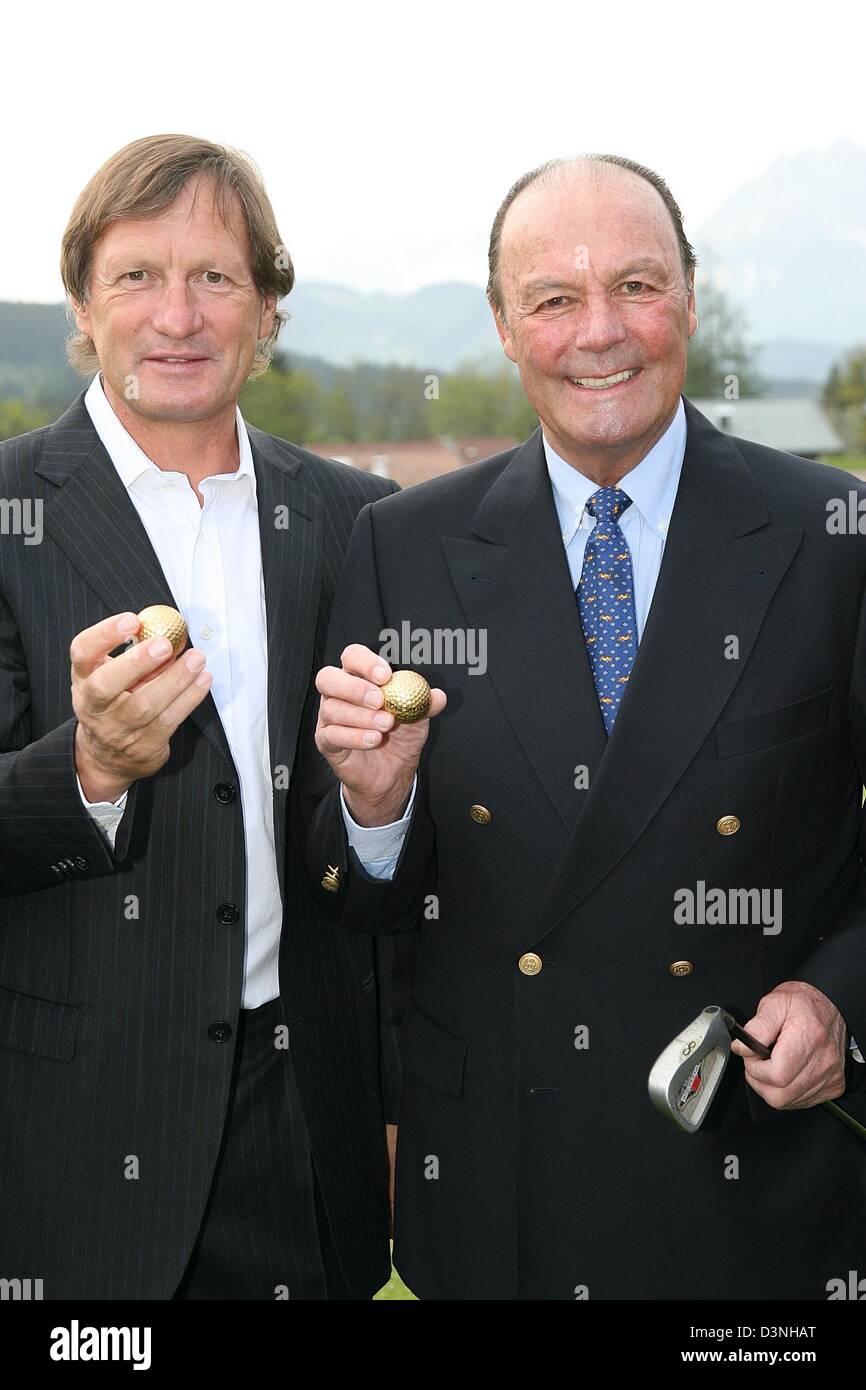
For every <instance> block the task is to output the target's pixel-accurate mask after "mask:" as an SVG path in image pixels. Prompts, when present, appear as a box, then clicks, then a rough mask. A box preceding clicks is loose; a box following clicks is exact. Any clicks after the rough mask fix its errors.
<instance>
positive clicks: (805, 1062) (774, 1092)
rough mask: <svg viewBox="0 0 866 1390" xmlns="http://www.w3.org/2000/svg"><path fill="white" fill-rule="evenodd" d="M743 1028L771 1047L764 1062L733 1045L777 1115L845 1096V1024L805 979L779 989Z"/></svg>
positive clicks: (788, 982)
mask: <svg viewBox="0 0 866 1390" xmlns="http://www.w3.org/2000/svg"><path fill="white" fill-rule="evenodd" d="M743 1027H744V1028H745V1030H746V1032H747V1033H751V1034H752V1035H753V1037H755V1038H757V1039H758V1041H759V1042H762V1043H764V1045H765V1046H766V1047H769V1046H770V1045H771V1044H772V1046H773V1055H772V1057H771V1058H770V1059H769V1061H766V1062H764V1061H761V1060H760V1059H759V1058H758V1057H756V1056H755V1054H754V1052H752V1051H750V1049H749V1048H748V1047H746V1045H745V1044H744V1043H741V1042H737V1041H733V1042H732V1043H731V1051H732V1052H735V1053H736V1054H737V1056H738V1057H742V1058H743V1059H744V1062H745V1069H746V1080H747V1081H748V1083H749V1085H750V1086H751V1088H752V1090H753V1091H756V1092H757V1094H758V1095H759V1096H760V1097H761V1099H762V1100H764V1101H766V1103H767V1105H770V1106H772V1108H773V1109H774V1110H807V1109H808V1108H809V1106H812V1105H819V1104H820V1103H821V1101H824V1100H835V1099H836V1098H837V1097H838V1096H841V1095H842V1094H843V1092H844V1090H845V1036H846V1026H845V1020H844V1019H843V1017H842V1015H841V1014H840V1012H839V1010H838V1009H837V1008H836V1006H835V1004H832V1003H831V1002H830V1000H829V999H828V998H827V996H826V994H822V993H821V991H820V990H819V989H815V987H814V985H807V984H805V983H804V982H803V981H802V980H786V981H785V983H784V984H781V985H777V986H776V988H775V989H774V990H771V992H770V993H769V994H765V995H764V997H763V999H762V1000H761V1001H760V1003H759V1004H758V1011H757V1013H756V1014H755V1016H754V1018H751V1019H749V1021H748V1023H744V1024H743Z"/></svg>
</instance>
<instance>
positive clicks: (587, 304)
mask: <svg viewBox="0 0 866 1390" xmlns="http://www.w3.org/2000/svg"><path fill="white" fill-rule="evenodd" d="M627 337H628V333H627V332H626V329H625V327H624V325H623V322H622V317H621V315H620V312H619V308H618V306H617V305H616V304H612V303H611V301H610V299H609V297H608V295H607V294H598V295H589V296H587V298H586V299H585V300H584V303H583V305H582V306H581V308H580V311H579V313H578V315H577V325H576V330H575V339H574V341H575V346H576V347H578V348H580V349H582V350H583V351H585V352H596V353H602V352H606V351H607V350H608V349H609V348H612V347H615V346H616V344H617V343H622V342H625V340H626V338H627Z"/></svg>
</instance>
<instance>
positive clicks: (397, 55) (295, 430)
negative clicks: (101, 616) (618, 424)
mask: <svg viewBox="0 0 866 1390" xmlns="http://www.w3.org/2000/svg"><path fill="white" fill-rule="evenodd" d="M857 26H859V27H857ZM5 38H6V43H5V45H4V53H3V59H2V68H3V80H2V91H0V114H2V121H3V129H4V132H5V137H6V138H5V140H4V154H3V164H4V169H3V182H2V200H3V214H4V215H3V220H2V233H0V235H2V246H3V255H2V257H0V438H5V437H9V436H11V435H15V434H19V433H21V432H22V431H24V430H27V429H31V428H34V427H36V426H38V425H41V424H44V423H46V422H48V421H50V420H53V419H55V418H56V417H57V415H58V414H60V413H61V412H62V410H63V409H65V407H66V406H67V405H68V404H69V402H70V401H71V400H72V399H73V398H74V397H75V396H76V395H77V394H78V392H79V391H80V390H82V389H83V388H84V387H85V386H86V384H87V382H86V381H85V380H82V379H81V378H80V377H78V376H76V374H75V373H74V372H73V371H72V370H71V369H70V368H69V367H68V366H67V365H66V362H65V356H64V338H65V336H66V334H67V333H68V331H69V325H68V323H67V319H66V314H65V305H64V302H63V288H62V285H61V282H60V277H59V272H58V260H59V248H60V239H61V236H62V233H63V229H64V227H65V225H66V221H67V218H68V216H69V212H70V210H71V208H72V205H73V203H74V201H75V198H76V196H77V194H78V193H79V191H80V190H81V188H82V187H83V185H84V184H85V183H86V182H87V180H88V179H89V178H90V176H91V175H92V174H93V173H94V172H95V170H96V169H97V168H98V166H99V165H100V164H101V163H102V162H103V160H105V159H106V158H107V157H108V156H109V155H110V154H112V153H113V152H114V151H115V150H116V149H118V148H119V147H120V146H122V145H124V144H126V143H127V142H128V141H130V140H133V139H136V138H138V137H140V136H142V135H146V134H153V133H156V132H161V131H183V132H186V133H189V134H195V135H201V136H204V137H206V138H208V139H211V140H215V141H218V142H222V143H226V144H229V145H234V146H236V147H239V148H241V149H243V150H244V151H245V152H246V153H247V154H249V155H250V156H251V157H252V158H253V159H254V160H255V162H256V164H257V165H258V166H259V168H260V169H261V171H262V174H263V177H264V180H265V183H266V186H267V188H268V191H269V194H270V197H271V200H272V202H273V204H274V207H275V209H276V213H277V218H278V223H279V226H280V230H281V233H282V237H283V241H284V243H285V244H286V246H287V247H288V249H289V251H290V253H291V255H292V257H293V260H294V262H295V268H296V274H297V284H296V288H295V290H294V292H293V293H292V295H291V296H290V298H289V299H288V300H287V301H286V302H285V303H284V306H283V307H284V308H286V309H288V311H289V312H290V314H291V319H290V322H289V323H288V325H287V326H286V327H285V328H284V329H283V332H282V335H281V338H280V352H279V356H278V359H277V361H276V362H275V364H274V365H273V367H272V369H271V370H270V371H269V372H268V374H267V375H266V376H265V377H263V378H261V379H260V380H258V381H257V382H254V383H251V384H250V386H249V387H247V389H246V391H245V392H244V395H243V397H242V399H241V408H242V410H243V412H244V415H245V417H246V418H247V419H249V420H250V421H251V422H252V423H254V424H257V425H259V426H260V427H261V428H263V429H265V430H268V431H270V432H272V433H274V434H278V435H281V436H283V437H284V438H287V439H291V440H294V441H295V442H297V443H301V444H305V445H307V446H309V447H310V448H312V449H314V450H315V451H316V452H319V453H324V454H327V455H329V456H332V457H339V458H343V459H345V460H346V461H347V462H350V463H353V464H354V465H355V466H357V467H361V468H366V469H370V470H372V471H374V472H377V473H380V474H383V475H387V476H391V477H394V478H396V479H397V480H398V482H400V483H401V484H402V485H404V486H405V485H407V484H411V483H413V482H416V481H419V480H420V479H422V478H426V477H430V476H432V475H434V474H437V473H443V472H448V471H450V470H452V469H455V468H461V467H465V466H467V465H468V464H471V463H472V462H473V461H475V460H477V459H480V458H483V457H485V456H487V455H489V454H492V453H495V452H497V451H498V450H500V449H504V448H507V447H509V446H510V445H512V444H514V443H516V442H518V441H519V440H521V439H523V438H525V437H526V436H527V435H528V434H529V433H530V432H531V431H532V429H534V427H535V424H536V420H535V417H534V415H533V412H532V410H531V408H530V406H529V405H528V403H527V401H526V399H525V397H524V396H523V393H522V391H521V388H520V383H519V379H518V377H517V374H516V370H515V369H514V368H513V367H512V366H511V364H510V363H508V362H507V361H506V359H505V358H504V356H503V354H502V351H501V348H500V346H499V341H498V338H497V336H496V331H495V328H494V325H493V320H492V318H491V315H490V311H489V309H488V307H487V302H486V299H485V296H484V291H483V285H484V283H485V280H486V273H487V263H486V255H487V241H488V236H489V230H490V224H491V222H492V220H493V216H494V213H495V211H496V208H497V207H498V205H499V203H500V201H501V200H502V198H503V197H504V195H505V193H506V191H507V189H508V188H509V186H510V184H511V183H512V182H513V181H514V180H515V179H516V178H517V177H518V176H519V175H520V174H522V173H523V172H525V171H526V170H527V169H530V168H533V167H534V166H535V165H537V164H539V163H541V162H542V161H544V160H546V159H549V158H552V157H556V156H561V155H565V156H567V155H571V154H578V153H582V152H588V151H600V152H613V153H617V154H624V155H627V156H629V157H630V158H632V159H636V160H639V161H641V162H642V163H645V164H648V165H650V166H651V167H652V168H654V169H656V170H657V171H658V172H659V173H661V174H662V175H663V176H664V177H665V178H666V179H667V181H668V183H669V184H670V186H671V189H672V191H673V193H674V196H675V197H676V199H677V200H678V202H679V203H680V206H681V207H682V209H683V213H684V217H685V226H686V233H687V235H688V236H689V238H690V240H691V241H692V243H693V245H694V246H695V249H696V251H697V255H698V260H699V270H698V277H697V298H698V315H699V318H700V327H699V329H698V332H697V334H696V336H695V337H694V338H693V339H692V345H691V352H690V364H689V375H688V380H687V383H686V394H687V395H688V396H689V397H690V399H692V400H693V401H694V402H695V403H696V404H697V405H698V407H699V409H701V410H703V411H704V413H705V414H707V415H709V416H710V418H712V419H713V420H714V422H715V423H716V424H717V425H719V426H720V427H721V428H723V429H727V430H729V431H730V432H731V433H734V434H738V435H743V436H745V437H747V438H750V439H754V440H758V441H759V442H762V443H766V444H769V445H771V446H773V447H776V448H781V449H786V450H789V451H790V452H793V453H797V454H802V455H804V456H806V457H811V458H820V459H823V460H825V461H827V462H831V463H835V464H838V465H839V466H840V467H842V468H847V469H850V470H851V471H853V472H857V473H862V474H863V475H864V476H866V274H864V271H866V100H864V88H863V57H862V55H863V51H864V50H863V21H862V19H861V18H860V17H859V16H858V15H857V14H856V12H855V11H854V10H853V9H852V7H851V6H850V5H848V4H847V3H846V4H840V3H836V0H827V2H826V3H824V4H822V6H821V7H820V9H818V10H816V9H815V7H814V6H806V5H802V6H799V7H798V6H797V5H793V4H789V5H786V6H785V7H782V6H779V5H767V6H763V7H759V6H756V5H754V4H746V3H742V0H730V2H729V3H728V4H727V5H725V6H724V7H712V9H706V10H697V9H695V8H694V7H692V6H687V5H685V4H679V3H669V4H664V3H662V4H659V5H656V6H655V7H649V6H646V5H637V4H635V3H632V0H622V3H619V4H618V5H616V6H614V7H611V8H609V9H607V10H605V11H604V12H602V11H599V12H597V13H593V14H589V15H588V14H587V12H586V9H585V8H584V7H582V6H581V7H578V6H563V5H562V4H561V3H559V4H554V3H549V0H536V3H534V4H533V5H531V6H527V5H511V4H502V3H499V4H496V5H495V6H494V5H492V4H474V5H471V6H470V5H467V4H465V3H463V4H459V3H452V0H441V3H437V4H436V5H435V6H418V7H415V8H408V7H406V6H405V5H397V4H392V3H388V2H387V0H368V3H367V4H366V5H365V6H363V7H356V6H349V5H341V4H338V3H331V4H328V5H327V6H325V5H322V6H318V7H313V6H311V7H309V9H306V8H305V9H304V10H303V11H302V12H300V13H299V12H298V11H297V10H296V9H294V7H290V6H282V7H281V6H264V7H258V6H248V7H243V8H229V7H225V6H220V5H214V4H209V5H207V6H204V5H199V4H197V3H186V4H184V5H183V6H180V5H178V4H167V3H164V0H152V2H151V3H149V4H148V5H147V6H145V7H139V6H128V7H118V6H117V5H116V4H108V3H107V2H106V0H92V3H91V4H90V5H89V6H88V7H87V9H86V10H76V11H75V12H71V11H70V10H69V9H61V7H60V6H59V5H58V6H56V7H54V6H52V5H51V4H44V5H42V6H40V7H39V8H38V9H37V8H35V7H34V8H33V9H32V10H28V9H25V8H23V7H19V8H18V12H17V14H10V15H7V17H6V20H5Z"/></svg>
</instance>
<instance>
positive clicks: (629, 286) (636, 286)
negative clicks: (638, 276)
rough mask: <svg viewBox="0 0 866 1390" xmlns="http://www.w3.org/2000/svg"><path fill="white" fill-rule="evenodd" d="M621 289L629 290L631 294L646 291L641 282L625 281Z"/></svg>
mask: <svg viewBox="0 0 866 1390" xmlns="http://www.w3.org/2000/svg"><path fill="white" fill-rule="evenodd" d="M623 289H626V290H630V291H631V292H632V293H633V294H640V292H641V290H645V289H646V285H645V283H644V281H643V280H626V282H625V284H624V285H623Z"/></svg>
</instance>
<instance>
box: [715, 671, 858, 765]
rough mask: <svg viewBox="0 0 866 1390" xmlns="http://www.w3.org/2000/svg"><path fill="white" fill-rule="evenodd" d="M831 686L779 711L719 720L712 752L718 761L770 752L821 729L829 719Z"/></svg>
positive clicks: (831, 695)
mask: <svg viewBox="0 0 866 1390" xmlns="http://www.w3.org/2000/svg"><path fill="white" fill-rule="evenodd" d="M832 699H833V686H832V685H828V686H827V687H826V689H825V690H819V691H818V692H817V694H816V695H809V696H807V698H806V699H805V700H798V701H797V702H796V704H793V705H783V706H782V708H781V709H771V710H767V711H766V713H765V714H749V715H747V716H746V717H745V719H723V720H722V722H721V723H720V724H717V725H716V752H717V753H718V756H719V757H720V758H735V757H736V756H737V754H738V753H756V752H757V751H758V750H759V749H761V748H773V747H775V745H776V744H778V743H787V742H788V741H789V740H790V739H793V738H802V737H803V735H804V734H812V733H814V732H815V730H816V729H823V728H824V725H825V724H826V723H827V720H828V718H829V716H830V704H831V702H832Z"/></svg>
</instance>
